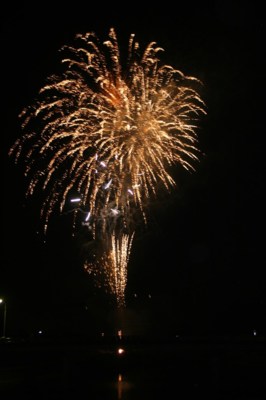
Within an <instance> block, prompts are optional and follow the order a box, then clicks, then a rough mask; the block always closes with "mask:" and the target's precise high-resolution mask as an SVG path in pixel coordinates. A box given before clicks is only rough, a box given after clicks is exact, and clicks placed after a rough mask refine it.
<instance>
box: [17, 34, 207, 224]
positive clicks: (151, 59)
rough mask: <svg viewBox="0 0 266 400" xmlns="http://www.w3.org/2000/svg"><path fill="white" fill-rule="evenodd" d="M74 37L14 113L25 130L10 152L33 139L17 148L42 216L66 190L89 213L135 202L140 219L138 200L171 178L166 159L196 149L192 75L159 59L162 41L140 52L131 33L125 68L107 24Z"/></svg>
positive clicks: (184, 157) (186, 162) (197, 107)
mask: <svg viewBox="0 0 266 400" xmlns="http://www.w3.org/2000/svg"><path fill="white" fill-rule="evenodd" d="M76 40H77V46H76V47H70V46H69V47H64V48H63V49H64V51H65V52H66V53H67V54H68V57H67V58H64V59H63V60H62V63H63V65H64V66H65V67H66V70H65V72H63V73H62V75H61V76H52V77H51V78H50V79H49V81H48V83H47V85H45V86H44V87H43V88H42V89H41V90H40V93H39V98H38V100H37V102H36V104H35V105H34V106H33V107H30V108H28V109H25V110H24V111H23V112H22V113H21V115H20V117H21V118H22V126H23V128H24V129H25V130H26V133H25V135H24V136H23V137H22V138H20V139H19V140H18V141H17V142H16V143H15V145H14V146H13V147H12V148H11V150H10V153H15V155H16V157H17V158H18V157H19V156H20V155H21V154H22V153H23V152H24V150H25V148H27V146H26V145H25V144H26V142H28V141H29V142H30V143H32V144H33V145H30V148H29V150H28V151H27V150H26V151H25V153H24V155H25V160H26V163H27V166H26V175H28V176H29V177H30V181H29V186H28V191H27V194H28V195H31V194H32V193H33V192H34V191H35V190H36V187H37V186H38V184H40V185H42V188H43V189H44V190H47V192H48V193H49V194H48V196H47V199H46V201H45V202H44V205H43V209H42V215H43V217H44V218H45V220H46V224H47V222H48V219H49V216H50V214H51V212H52V211H53V209H54V207H55V206H56V205H57V204H59V205H60V210H61V211H62V210H63V209H64V207H65V205H66V202H67V199H68V197H69V194H70V192H71V191H72V190H73V191H76V192H78V193H81V194H82V204H83V205H87V207H88V208H89V210H90V212H91V215H92V216H94V221H98V220H99V218H98V217H99V214H101V213H102V210H103V209H105V212H106V214H109V211H110V208H111V205H113V204H115V208H117V209H119V210H121V215H123V216H126V215H128V214H129V211H128V210H130V208H132V207H133V208H138V209H140V210H141V212H142V214H143V217H144V219H145V210H144V204H145V202H146V201H147V200H148V199H149V198H150V196H151V195H152V194H154V195H156V190H157V184H158V183H159V182H162V183H163V185H164V186H165V188H166V189H169V188H170V187H171V186H173V185H174V184H175V182H174V180H173V178H172V177H171V176H170V174H169V172H168V169H169V168H168V167H169V166H171V165H173V164H180V165H182V166H183V167H184V168H187V169H189V168H193V166H192V163H191V161H193V160H195V159H196V158H197V152H198V150H197V146H196V145H197V138H196V134H195V120H196V119H197V117H198V115H199V114H200V113H202V112H204V105H203V102H202V100H201V99H200V97H199V95H198V93H197V91H196V90H195V89H193V85H194V86H195V84H197V83H198V81H197V80H196V79H195V78H192V77H186V76H184V75H183V74H182V73H181V72H180V71H177V70H175V69H174V68H172V67H171V66H168V65H160V62H159V59H158V53H159V51H160V50H162V49H161V48H159V47H156V43H154V42H152V43H150V44H149V45H148V46H147V47H146V49H145V50H144V52H143V54H142V55H139V52H138V49H139V45H138V43H137V42H136V41H135V37H134V35H133V34H132V35H131V36H130V40H129V52H128V61H127V66H126V68H124V69H123V68H122V65H121V63H120V52H119V46H118V43H117V38H116V34H115V31H114V29H111V30H110V33H109V40H107V41H105V42H104V43H103V44H102V45H101V43H100V42H99V40H98V39H97V37H96V36H95V35H94V34H93V33H87V34H85V35H77V37H76ZM37 123H38V125H37ZM37 127H38V128H37ZM27 132H30V133H27ZM44 170H45V171H46V172H45V173H44V172H43V171H44ZM102 189H105V190H102ZM126 210H127V211H126ZM123 223H124V225H125V226H126V225H127V218H124V221H123ZM103 225H104V222H103ZM104 228H105V227H104V226H103V229H104Z"/></svg>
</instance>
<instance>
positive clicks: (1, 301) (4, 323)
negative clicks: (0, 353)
mask: <svg viewBox="0 0 266 400" xmlns="http://www.w3.org/2000/svg"><path fill="white" fill-rule="evenodd" d="M1 303H3V304H4V322H3V336H2V337H3V338H5V337H6V302H5V301H4V299H0V304H1Z"/></svg>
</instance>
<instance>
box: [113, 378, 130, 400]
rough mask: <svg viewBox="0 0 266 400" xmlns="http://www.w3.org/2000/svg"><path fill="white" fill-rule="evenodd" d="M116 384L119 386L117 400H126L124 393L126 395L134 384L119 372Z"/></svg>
mask: <svg viewBox="0 0 266 400" xmlns="http://www.w3.org/2000/svg"><path fill="white" fill-rule="evenodd" d="M116 386H117V400H124V397H123V395H126V394H127V392H128V391H129V390H130V389H131V388H132V386H133V385H132V384H131V383H130V382H128V381H127V380H126V379H125V378H124V377H123V375H122V374H118V377H117V383H116Z"/></svg>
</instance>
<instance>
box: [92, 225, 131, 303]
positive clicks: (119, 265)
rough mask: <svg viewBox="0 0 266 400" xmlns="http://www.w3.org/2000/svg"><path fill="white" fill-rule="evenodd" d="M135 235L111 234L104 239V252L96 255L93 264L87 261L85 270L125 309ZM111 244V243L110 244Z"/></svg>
mask: <svg viewBox="0 0 266 400" xmlns="http://www.w3.org/2000/svg"><path fill="white" fill-rule="evenodd" d="M133 236H134V234H132V235H131V236H130V235H127V234H122V235H120V236H117V234H116V233H114V232H113V233H112V234H111V238H110V237H109V236H107V237H106V238H104V246H103V251H101V252H100V255H99V257H97V256H96V255H94V259H93V261H92V262H89V261H86V262H85V264H84V269H85V270H86V271H87V272H88V273H89V274H92V275H93V276H94V279H95V281H96V282H97V284H98V286H99V287H104V288H105V289H106V291H108V292H110V293H112V294H113V295H114V296H115V298H116V302H117V305H118V307H125V305H126V301H125V289H126V284H127V265H128V261H129V256H130V251H131V246H132V241H133ZM108 242H109V243H108Z"/></svg>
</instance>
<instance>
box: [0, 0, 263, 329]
mask: <svg viewBox="0 0 266 400" xmlns="http://www.w3.org/2000/svg"><path fill="white" fill-rule="evenodd" d="M176 4H177V10H175V11H174V10H172V9H170V8H166V9H159V8H157V7H155V9H153V7H150V9H149V10H148V9H145V10H143V9H142V8H141V7H140V6H136V7H134V4H133V3H130V5H128V9H127V10H126V9H124V8H122V9H121V8H119V7H118V6H115V7H112V6H111V5H110V6H109V8H105V6H103V5H99V6H96V5H94V6H93V7H89V6H87V7H85V6H84V5H83V6H79V3H78V2H74V3H73V5H72V6H71V9H69V8H68V7H67V6H66V8H65V9H62V10H61V12H60V13H59V11H55V10H53V9H52V8H48V7H47V8H43V9H41V7H38V10H37V9H36V10H32V9H30V7H28V8H25V7H23V8H22V6H20V7H21V8H20V9H19V8H17V7H18V6H16V7H15V8H14V9H12V10H11V9H10V10H9V9H8V8H7V9H6V11H5V13H3V15H2V17H1V53H2V56H1V59H2V61H1V77H2V80H1V98H2V102H1V104H2V106H1V109H2V112H3V113H2V117H1V122H2V123H1V133H2V141H3V142H2V143H3V145H2V146H1V150H2V151H3V155H2V157H1V158H2V160H3V168H2V171H3V175H2V177H3V181H2V183H3V186H2V207H1V212H2V252H1V271H0V272H1V274H0V297H4V298H5V299H6V302H7V310H8V311H7V331H8V332H9V334H16V335H19V334H21V335H22V334H23V335H25V334H26V335H28V334H32V333H34V332H37V331H38V330H39V329H43V330H44V331H47V332H51V333H55V332H58V331H60V330H65V331H66V332H73V331H74V332H88V333H90V332H92V331H100V330H101V329H105V328H106V326H108V324H111V325H112V319H113V320H114V319H115V317H114V314H115V312H114V309H115V306H114V299H113V298H112V296H110V295H107V294H105V293H104V292H103V290H102V289H97V288H96V287H95V286H94V284H93V281H92V279H91V277H90V276H89V275H88V274H86V272H85V271H83V268H82V254H83V253H82V252H83V250H84V245H85V243H84V238H83V236H82V234H80V235H77V237H75V238H72V236H71V223H69V218H68V216H66V215H62V216H60V215H55V216H54V218H53V220H52V223H51V229H50V232H49V234H48V236H47V237H46V238H44V237H43V236H42V234H41V227H40V221H39V211H40V206H41V202H42V193H39V194H38V195H37V196H35V197H34V198H32V199H29V200H25V196H24V195H25V188H26V180H25V179H24V176H23V168H22V166H23V163H20V164H19V165H15V164H14V160H13V159H11V158H9V157H8V155H7V153H8V149H9V148H10V146H11V145H12V144H13V142H14V140H15V139H16V138H18V137H19V136H20V135H21V134H22V131H21V127H20V124H19V120H18V114H19V112H20V111H21V110H22V109H23V108H24V107H25V106H27V105H29V104H31V103H32V102H33V100H34V98H35V96H36V94H37V92H38V90H39V89H40V88H41V87H42V86H43V85H44V83H45V79H46V77H48V76H49V75H51V74H52V73H54V72H57V70H58V66H59V65H60V54H59V52H58V50H59V49H60V48H61V47H62V46H63V45H65V44H68V43H69V42H70V41H71V40H72V39H73V38H74V35H75V34H76V33H85V32H88V31H94V32H96V34H97V36H98V37H100V38H101V39H102V40H106V39H107V35H108V32H109V29H110V28H111V27H114V28H115V30H116V33H117V36H118V41H119V43H121V47H122V49H123V48H124V49H125V50H126V46H127V43H128V38H129V35H130V34H131V33H135V34H136V39H137V40H138V42H139V43H140V45H141V48H142V49H143V48H144V47H145V45H147V44H148V43H149V42H150V41H156V42H157V43H158V45H159V46H160V47H163V48H164V50H165V52H164V53H162V55H161V59H162V61H163V62H164V63H166V64H170V65H172V66H174V67H176V68H177V69H180V70H181V71H183V72H184V73H185V74H187V75H192V76H196V77H198V78H199V79H200V80H201V81H202V82H203V88H202V92H201V95H202V97H203V99H204V101H205V103H206V106H207V116H205V117H202V118H201V119H200V121H199V129H198V130H197V133H198V137H199V147H200V149H201V151H202V155H201V156H200V162H199V163H198V164H197V165H196V166H195V167H196V171H195V172H193V173H188V172H186V171H183V170H181V169H180V168H178V167H177V168H176V170H175V171H174V176H175V178H176V182H177V188H176V190H174V191H173V192H172V193H171V194H170V195H166V194H163V193H162V194H160V195H159V197H158V200H157V201H156V204H152V205H151V210H150V211H151V213H150V214H151V215H150V221H149V224H148V226H147V227H144V226H143V229H141V230H140V232H139V234H138V236H137V237H136V239H135V242H133V248H132V253H131V258H130V262H129V265H128V285H127V292H126V297H127V323H128V324H129V325H130V326H131V330H132V332H141V333H143V332H150V331H151V330H153V331H156V332H162V331H163V332H169V333H171V334H172V333H177V332H181V333H182V332H185V333H189V334H193V333H195V332H197V333H220V332H222V333H240V334H242V333H243V334H251V333H252V331H253V329H256V330H257V331H258V332H261V333H266V291H265V272H264V270H265V262H264V258H265V257H264V253H265V252H264V246H265V244H264V240H265V235H264V228H265V224H264V222H263V219H264V213H265V212H264V209H265V204H264V200H263V192H264V189H265V175H264V171H265V170H264V145H263V136H264V126H263V123H264V114H263V112H264V108H263V105H264V104H265V96H264V93H265V90H264V89H263V84H264V82H265V76H264V75H265V65H263V63H264V64H265V43H264V37H265V36H264V34H265V22H264V21H263V19H262V15H263V12H262V10H260V9H259V8H258V7H255V5H253V3H252V5H249V6H248V5H243V4H242V3H240V2H239V5H238V6H237V5H233V4H231V2H224V1H214V2H210V3H209V4H208V5H206V3H205V4H204V3H202V4H201V5H198V6H197V7H196V8H195V7H194V6H192V5H187V6H185V5H183V6H180V5H179V4H178V2H177V3H176ZM234 4H235V3H234ZM130 7H132V9H131V10H129V8H130ZM38 232H39V233H38ZM44 240H45V243H44ZM0 312H1V310H0ZM1 315H2V314H1ZM0 320H1V316H0ZM1 323H2V322H0V324H1ZM0 329H1V325H0Z"/></svg>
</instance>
